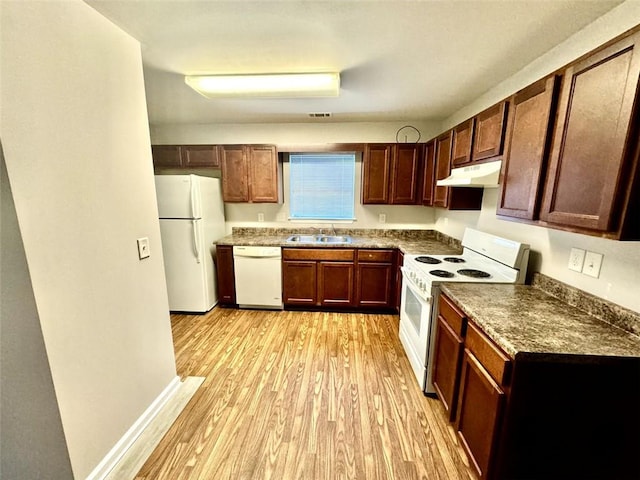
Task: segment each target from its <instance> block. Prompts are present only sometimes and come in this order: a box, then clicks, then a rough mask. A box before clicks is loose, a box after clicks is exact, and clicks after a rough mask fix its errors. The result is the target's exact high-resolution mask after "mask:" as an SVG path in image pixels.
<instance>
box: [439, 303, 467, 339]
mask: <svg viewBox="0 0 640 480" xmlns="http://www.w3.org/2000/svg"><path fill="white" fill-rule="evenodd" d="M438 309H439V313H440V316H441V317H442V319H443V321H445V322H446V323H447V325H449V326H450V327H451V329H452V330H453V331H454V332H455V333H456V334H457V335H458V336H459V337H464V328H465V323H466V322H465V319H466V316H465V314H464V313H462V312H461V311H460V310H458V307H456V306H455V305H454V304H453V302H451V300H449V298H447V297H446V296H445V295H440V301H439V303H438Z"/></svg>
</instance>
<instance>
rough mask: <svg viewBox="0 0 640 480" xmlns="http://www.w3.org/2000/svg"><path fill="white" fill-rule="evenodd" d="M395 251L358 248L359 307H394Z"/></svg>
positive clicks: (357, 293) (357, 286) (357, 284)
mask: <svg viewBox="0 0 640 480" xmlns="http://www.w3.org/2000/svg"><path fill="white" fill-rule="evenodd" d="M394 260H395V251H394V250H369V249H366V250H365V249H360V250H357V267H356V269H357V270H356V297H357V304H358V307H363V308H393V307H394V300H395V299H394V297H395V288H394V286H395V276H396V268H395V262H394Z"/></svg>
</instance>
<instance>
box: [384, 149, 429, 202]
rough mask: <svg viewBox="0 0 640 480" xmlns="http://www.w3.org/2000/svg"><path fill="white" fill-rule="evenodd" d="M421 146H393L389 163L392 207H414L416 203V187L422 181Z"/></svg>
mask: <svg viewBox="0 0 640 480" xmlns="http://www.w3.org/2000/svg"><path fill="white" fill-rule="evenodd" d="M423 147H424V146H423V144H419V143H414V144H406V143H398V144H396V145H394V151H393V157H392V161H391V198H390V202H389V203H391V204H394V205H415V204H417V203H418V191H419V190H418V186H419V184H420V181H421V180H422V178H421V176H420V166H421V163H422V149H423Z"/></svg>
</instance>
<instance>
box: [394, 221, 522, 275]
mask: <svg viewBox="0 0 640 480" xmlns="http://www.w3.org/2000/svg"><path fill="white" fill-rule="evenodd" d="M462 243H463V246H464V250H463V252H462V254H460V255H405V257H404V267H403V268H404V269H405V270H406V271H407V274H408V276H409V278H410V279H414V280H416V282H417V283H418V284H421V285H428V284H434V283H435V284H437V283H440V282H486V283H523V282H524V274H525V273H526V269H527V263H528V258H529V246H528V245H526V244H522V243H519V242H514V241H511V240H507V239H503V238H501V237H497V236H495V235H491V234H486V233H484V232H479V231H477V230H471V229H467V231H465V236H464V239H463V242H462Z"/></svg>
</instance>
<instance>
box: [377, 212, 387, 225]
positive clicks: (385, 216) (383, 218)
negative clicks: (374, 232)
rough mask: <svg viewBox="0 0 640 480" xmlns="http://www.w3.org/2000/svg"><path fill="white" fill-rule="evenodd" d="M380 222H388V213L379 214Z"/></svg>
mask: <svg viewBox="0 0 640 480" xmlns="http://www.w3.org/2000/svg"><path fill="white" fill-rule="evenodd" d="M378 222H379V223H386V222H387V214H386V213H381V214H380V215H378Z"/></svg>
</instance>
